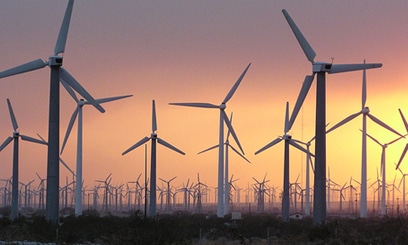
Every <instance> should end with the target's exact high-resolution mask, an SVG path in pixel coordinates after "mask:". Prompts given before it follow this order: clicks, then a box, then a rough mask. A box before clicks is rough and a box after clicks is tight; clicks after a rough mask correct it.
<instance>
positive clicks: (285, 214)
mask: <svg viewBox="0 0 408 245" xmlns="http://www.w3.org/2000/svg"><path fill="white" fill-rule="evenodd" d="M288 126H289V102H286V113H285V124H284V134H283V135H282V136H279V137H278V138H276V139H274V140H273V141H271V142H270V143H268V144H267V145H265V146H264V147H262V148H261V149H259V150H258V151H256V152H255V154H258V153H261V152H262V151H264V150H266V149H268V148H270V147H272V146H274V145H276V144H277V143H279V142H281V141H282V140H284V141H285V149H284V163H283V195H282V220H283V221H284V222H288V221H289V211H290V200H289V195H290V193H289V192H290V190H289V189H290V186H289V185H290V183H289V145H292V146H294V147H295V148H297V149H299V150H301V151H303V152H304V153H306V154H311V153H310V151H307V150H306V149H305V148H303V147H302V146H300V145H299V144H298V143H296V142H295V141H294V140H292V136H291V135H290V134H289V133H288V130H289V128H288Z"/></svg>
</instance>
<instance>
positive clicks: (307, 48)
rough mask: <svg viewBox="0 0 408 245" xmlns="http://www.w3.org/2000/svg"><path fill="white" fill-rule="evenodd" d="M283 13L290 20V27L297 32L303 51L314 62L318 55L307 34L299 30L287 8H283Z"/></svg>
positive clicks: (294, 32) (296, 35)
mask: <svg viewBox="0 0 408 245" xmlns="http://www.w3.org/2000/svg"><path fill="white" fill-rule="evenodd" d="M282 13H283V15H284V16H285V18H286V21H287V22H288V24H289V26H290V28H291V29H292V32H293V34H295V37H296V39H297V40H298V42H299V44H300V46H301V47H302V49H303V52H304V53H305V55H306V57H307V59H308V60H309V61H310V62H311V63H312V64H313V63H314V58H315V57H316V53H315V51H314V50H313V48H312V46H310V44H309V43H308V41H307V40H306V38H305V36H303V34H302V32H301V31H300V30H299V28H298V27H297V26H296V24H295V22H294V21H293V20H292V18H291V17H290V16H289V14H288V12H287V11H286V10H285V9H282Z"/></svg>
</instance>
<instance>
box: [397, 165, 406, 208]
mask: <svg viewBox="0 0 408 245" xmlns="http://www.w3.org/2000/svg"><path fill="white" fill-rule="evenodd" d="M395 166H397V164H395ZM398 170H399V171H400V173H401V175H402V177H401V181H400V183H399V185H398V188H399V187H400V186H401V183H402V185H403V186H402V212H403V213H405V212H406V209H407V206H406V205H405V194H406V193H405V177H407V176H408V174H405V173H404V172H402V170H401V168H400V167H398Z"/></svg>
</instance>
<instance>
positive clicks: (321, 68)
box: [313, 62, 333, 72]
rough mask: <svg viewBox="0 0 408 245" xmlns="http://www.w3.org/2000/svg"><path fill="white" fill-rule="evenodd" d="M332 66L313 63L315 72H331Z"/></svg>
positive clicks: (323, 63)
mask: <svg viewBox="0 0 408 245" xmlns="http://www.w3.org/2000/svg"><path fill="white" fill-rule="evenodd" d="M332 65H333V64H332V63H326V62H315V63H313V72H330V69H331V68H332Z"/></svg>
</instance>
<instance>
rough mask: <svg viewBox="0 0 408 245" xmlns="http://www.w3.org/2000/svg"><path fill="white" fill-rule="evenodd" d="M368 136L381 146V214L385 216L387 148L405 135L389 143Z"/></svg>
mask: <svg viewBox="0 0 408 245" xmlns="http://www.w3.org/2000/svg"><path fill="white" fill-rule="evenodd" d="M367 136H368V137H369V138H370V139H372V140H373V141H374V142H375V143H377V144H378V145H379V146H381V177H382V184H381V185H382V188H381V215H382V216H384V215H385V214H386V211H387V210H386V206H385V199H386V196H385V195H386V186H387V180H386V179H387V174H386V170H387V164H386V154H385V152H386V149H387V147H388V146H389V145H391V144H393V143H395V142H397V141H398V140H400V139H402V138H403V136H401V137H398V138H396V139H394V140H392V141H390V142H388V143H384V144H381V143H380V141H378V140H377V139H376V138H374V137H373V136H371V135H369V134H367Z"/></svg>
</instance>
